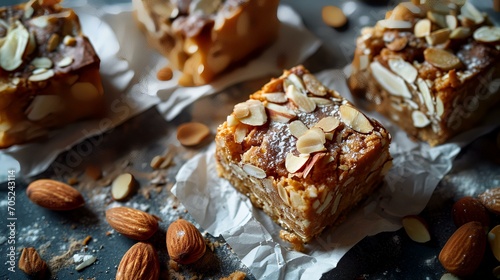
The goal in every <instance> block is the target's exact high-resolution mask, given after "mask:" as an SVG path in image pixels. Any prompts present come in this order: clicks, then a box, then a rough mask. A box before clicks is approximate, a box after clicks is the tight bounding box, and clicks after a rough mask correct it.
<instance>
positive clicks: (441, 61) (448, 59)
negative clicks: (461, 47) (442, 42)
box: [424, 48, 462, 71]
mask: <svg viewBox="0 0 500 280" xmlns="http://www.w3.org/2000/svg"><path fill="white" fill-rule="evenodd" d="M424 57H425V60H426V61H427V62H429V63H430V64H432V65H434V66H435V67H437V68H440V69H442V70H445V71H448V70H451V69H456V68H459V67H460V66H461V65H462V62H461V61H460V59H459V58H458V57H457V56H455V55H454V54H452V53H450V52H448V51H445V50H443V49H438V48H427V49H426V50H425V51H424Z"/></svg>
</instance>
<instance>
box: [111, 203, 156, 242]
mask: <svg viewBox="0 0 500 280" xmlns="http://www.w3.org/2000/svg"><path fill="white" fill-rule="evenodd" d="M106 221H108V224H109V225H110V226H111V227H112V228H114V229H115V230H116V231H118V232H119V233H121V234H122V235H124V236H126V237H128V238H130V239H134V240H141V241H142V240H146V239H149V238H150V237H151V236H153V234H155V232H156V231H157V230H158V218H157V217H155V216H153V215H151V214H148V213H146V212H143V211H141V210H137V209H134V208H129V207H115V208H111V209H108V210H107V211H106Z"/></svg>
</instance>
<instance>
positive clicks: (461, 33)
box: [450, 26, 471, 39]
mask: <svg viewBox="0 0 500 280" xmlns="http://www.w3.org/2000/svg"><path fill="white" fill-rule="evenodd" d="M470 35H471V30H470V28H468V27H463V26H460V27H457V28H456V29H454V30H453V31H451V33H450V39H465V38H468V37H469V36H470Z"/></svg>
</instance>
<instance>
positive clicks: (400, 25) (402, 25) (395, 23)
mask: <svg viewBox="0 0 500 280" xmlns="http://www.w3.org/2000/svg"><path fill="white" fill-rule="evenodd" d="M377 24H378V25H380V26H381V27H383V28H387V29H410V28H412V23H411V22H409V21H404V20H393V19H383V20H379V21H378V22H377Z"/></svg>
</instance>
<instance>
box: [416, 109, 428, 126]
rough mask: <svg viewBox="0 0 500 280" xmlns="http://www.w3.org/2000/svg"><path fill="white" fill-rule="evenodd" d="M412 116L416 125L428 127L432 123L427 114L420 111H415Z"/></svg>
mask: <svg viewBox="0 0 500 280" xmlns="http://www.w3.org/2000/svg"><path fill="white" fill-rule="evenodd" d="M411 118H412V120H413V126H415V127H426V126H428V125H429V124H430V123H431V121H430V120H429V119H428V118H427V116H426V115H425V114H424V113H422V112H420V111H413V112H412V113H411Z"/></svg>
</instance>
